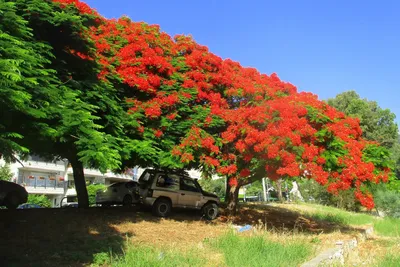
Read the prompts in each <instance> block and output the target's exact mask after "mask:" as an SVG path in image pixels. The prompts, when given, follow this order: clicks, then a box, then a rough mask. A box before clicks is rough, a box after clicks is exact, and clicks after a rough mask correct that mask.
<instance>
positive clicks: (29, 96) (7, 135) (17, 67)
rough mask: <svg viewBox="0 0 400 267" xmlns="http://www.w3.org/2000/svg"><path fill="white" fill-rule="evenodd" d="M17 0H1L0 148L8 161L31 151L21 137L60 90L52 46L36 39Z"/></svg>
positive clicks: (34, 124)
mask: <svg viewBox="0 0 400 267" xmlns="http://www.w3.org/2000/svg"><path fill="white" fill-rule="evenodd" d="M19 11H23V9H20V7H19V6H18V4H17V3H16V1H7V2H6V1H0V55H1V58H0V114H1V115H0V151H1V153H2V155H3V156H4V157H5V159H6V160H7V161H12V160H13V154H14V153H15V152H17V153H26V152H28V149H27V148H26V147H27V146H24V145H21V144H20V140H21V139H22V138H23V137H24V136H25V134H24V132H23V131H22V129H24V128H26V127H27V125H29V126H35V127H39V124H38V120H41V119H43V118H46V116H47V114H48V110H47V109H48V106H49V102H50V100H51V99H53V97H54V96H55V95H56V94H57V88H56V87H55V86H54V81H53V77H52V74H54V70H51V69H49V68H47V67H45V65H47V64H48V63H49V62H50V60H49V57H51V54H50V52H49V51H51V48H50V47H49V46H48V45H47V44H45V43H44V42H41V41H40V40H35V38H34V35H33V32H32V29H31V28H29V26H28V21H27V20H26V19H25V18H24V17H23V16H22V15H21V14H18V12H19Z"/></svg>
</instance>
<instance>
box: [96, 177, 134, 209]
mask: <svg viewBox="0 0 400 267" xmlns="http://www.w3.org/2000/svg"><path fill="white" fill-rule="evenodd" d="M138 189H139V187H138V183H137V182H134V181H130V182H118V183H114V184H112V185H110V186H108V187H107V188H106V189H104V190H100V191H97V192H96V204H97V205H101V206H110V205H115V204H122V205H124V206H130V205H132V204H135V203H139V200H140V198H139V194H138Z"/></svg>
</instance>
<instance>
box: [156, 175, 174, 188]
mask: <svg viewBox="0 0 400 267" xmlns="http://www.w3.org/2000/svg"><path fill="white" fill-rule="evenodd" d="M156 186H157V187H162V188H168V189H172V190H179V176H178V175H171V174H170V175H167V174H160V175H158V177H157V182H156Z"/></svg>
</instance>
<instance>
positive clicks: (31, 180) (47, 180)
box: [18, 176, 66, 189]
mask: <svg viewBox="0 0 400 267" xmlns="http://www.w3.org/2000/svg"><path fill="white" fill-rule="evenodd" d="M18 183H19V184H21V185H24V186H29V187H34V188H45V189H57V188H65V185H66V182H65V181H64V178H62V177H53V176H49V177H45V176H40V177H37V176H22V177H19V178H18Z"/></svg>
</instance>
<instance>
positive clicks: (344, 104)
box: [327, 91, 399, 148]
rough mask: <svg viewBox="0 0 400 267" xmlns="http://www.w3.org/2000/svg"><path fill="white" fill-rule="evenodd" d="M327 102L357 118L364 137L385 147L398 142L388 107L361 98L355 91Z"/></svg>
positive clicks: (394, 116) (339, 95) (395, 126)
mask: <svg viewBox="0 0 400 267" xmlns="http://www.w3.org/2000/svg"><path fill="white" fill-rule="evenodd" d="M327 102H328V104H329V105H330V106H332V107H334V108H336V109H337V110H339V111H341V112H343V113H345V114H346V115H348V116H352V117H356V118H359V119H360V127H361V129H362V130H363V133H362V135H363V137H364V138H365V139H367V140H371V141H377V142H379V143H380V144H381V145H382V146H385V147H387V148H392V147H393V146H394V144H396V143H398V140H399V133H398V132H399V129H398V126H397V124H396V122H395V119H396V115H395V114H394V113H392V112H391V111H390V110H389V109H382V108H381V107H380V106H379V105H378V103H377V102H375V101H369V100H367V99H362V98H361V97H360V96H359V95H358V94H357V93H356V92H355V91H347V92H344V93H341V94H338V95H337V96H336V97H335V98H331V99H328V101H327Z"/></svg>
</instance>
